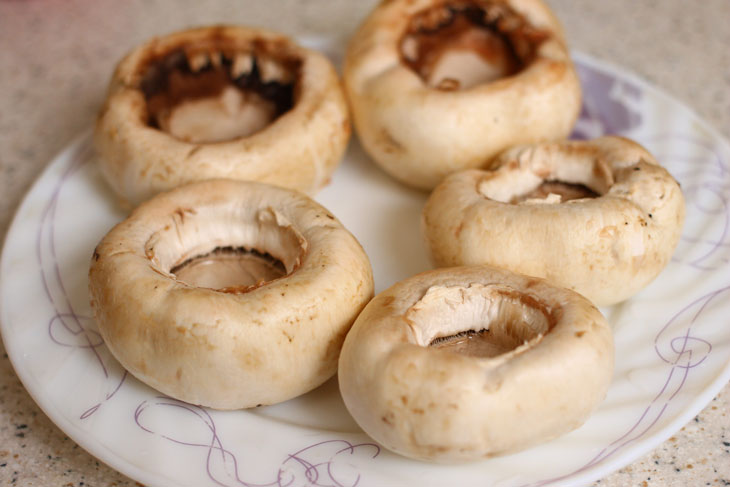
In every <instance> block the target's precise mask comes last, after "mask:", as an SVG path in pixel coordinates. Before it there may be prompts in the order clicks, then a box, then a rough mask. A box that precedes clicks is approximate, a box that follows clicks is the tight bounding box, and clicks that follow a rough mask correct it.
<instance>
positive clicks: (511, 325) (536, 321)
mask: <svg viewBox="0 0 730 487" xmlns="http://www.w3.org/2000/svg"><path fill="white" fill-rule="evenodd" d="M405 316H406V319H407V320H408V321H409V322H410V323H411V326H412V328H413V331H414V333H415V334H416V342H417V343H418V344H419V345H421V346H430V347H434V348H438V349H440V350H448V351H450V352H454V353H460V354H462V355H467V356H473V357H483V358H489V357H496V356H498V355H502V354H504V353H508V352H512V351H514V350H516V349H517V348H519V347H521V349H524V348H526V347H530V346H534V345H535V344H536V343H538V342H539V341H540V340H541V339H542V336H543V335H544V334H545V333H547V332H548V331H549V330H550V328H551V327H552V326H553V325H554V319H553V318H552V317H551V316H550V314H549V312H548V310H547V308H546V307H545V306H544V305H543V304H542V303H540V302H539V301H537V300H535V298H533V297H531V296H529V295H527V294H524V293H520V292H517V291H515V290H512V289H507V288H504V287H500V286H484V285H481V284H472V285H470V286H468V287H464V286H451V287H441V286H434V287H432V288H429V289H428V291H426V294H425V295H424V296H423V298H421V299H420V300H419V301H418V302H417V303H416V304H414V305H413V306H412V307H411V308H410V309H409V310H408V312H407V313H406V315H405Z"/></svg>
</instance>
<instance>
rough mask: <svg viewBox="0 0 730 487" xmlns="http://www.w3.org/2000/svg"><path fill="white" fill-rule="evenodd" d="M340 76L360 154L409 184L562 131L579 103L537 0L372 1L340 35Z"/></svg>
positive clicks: (557, 33)
mask: <svg viewBox="0 0 730 487" xmlns="http://www.w3.org/2000/svg"><path fill="white" fill-rule="evenodd" d="M344 82H345V91H346V93H347V96H348V99H349V101H350V106H351V108H352V115H353V120H354V122H355V128H356V129H357V133H358V137H359V139H360V141H361V142H362V144H363V146H364V148H365V149H366V151H367V152H368V153H369V154H370V156H371V157H372V158H373V159H374V160H375V161H376V162H377V163H378V164H379V165H380V166H382V168H383V169H384V170H385V171H386V172H388V173H389V174H390V175H391V176H393V177H395V178H396V179H398V180H399V181H401V182H403V183H405V184H408V185H410V186H414V187H416V188H421V189H432V188H433V187H434V186H436V185H437V184H438V183H439V182H440V181H441V180H442V179H443V178H444V177H445V176H446V175H448V174H450V173H452V172H454V171H457V170H460V169H464V168H471V167H478V166H481V165H482V164H483V163H484V162H485V161H486V160H488V159H490V158H491V157H493V156H494V155H496V154H497V153H498V152H499V151H502V150H504V149H506V148H507V147H509V146H512V145H515V144H519V143H527V142H536V141H542V140H552V139H560V138H563V137H565V136H567V135H568V134H569V133H570V131H571V128H572V127H573V125H574V123H575V121H576V118H577V117H578V114H579V111H580V103H581V91H580V83H579V80H578V77H577V74H576V72H575V68H574V66H573V63H572V61H571V59H570V55H569V53H568V49H567V47H566V42H565V38H564V35H563V32H562V28H561V26H560V24H559V22H558V20H557V19H556V18H555V16H554V15H553V14H552V12H551V11H550V10H549V9H548V7H547V6H546V5H545V4H544V3H543V2H542V1H541V0H520V1H517V0H390V1H383V2H382V3H381V4H380V5H379V6H378V7H377V8H376V9H375V10H374V11H373V12H372V14H371V15H370V16H369V17H368V18H367V19H366V20H365V22H364V23H363V25H362V26H361V27H360V29H359V30H358V31H357V33H356V34H355V35H354V37H353V38H352V40H351V41H350V44H349V47H348V49H347V54H346V57H345V67H344Z"/></svg>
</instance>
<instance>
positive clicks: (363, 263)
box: [89, 180, 373, 409]
mask: <svg viewBox="0 0 730 487" xmlns="http://www.w3.org/2000/svg"><path fill="white" fill-rule="evenodd" d="M229 247H230V248H245V249H253V250H256V251H258V252H259V253H261V254H264V253H266V254H269V255H271V256H272V257H273V258H274V259H276V260H278V261H280V262H281V264H282V266H283V268H284V269H285V270H284V271H283V272H282V273H283V274H285V275H283V276H282V277H279V278H278V279H275V280H270V281H269V282H255V283H253V284H252V285H247V286H241V287H238V288H236V287H226V288H225V289H211V288H206V287H200V286H196V285H193V284H190V283H188V282H185V281H183V280H182V279H180V278H179V277H178V276H176V275H175V274H174V273H173V272H172V271H171V270H172V269H176V268H177V267H179V266H180V265H181V264H184V263H185V262H188V261H189V260H190V259H191V258H194V257H196V256H199V255H206V254H209V253H210V252H212V251H214V250H215V249H218V248H229ZM176 272H177V271H176ZM89 281H90V282H89V290H90V294H91V306H92V309H93V311H94V314H95V316H96V320H97V323H98V325H99V329H100V331H101V334H102V336H103V338H104V340H105V342H106V344H107V346H108V347H109V349H110V350H111V352H112V354H113V355H114V356H115V357H116V358H117V359H118V360H119V362H121V364H122V365H123V366H124V367H125V368H126V369H127V370H129V371H130V372H131V373H132V374H133V375H134V376H136V377H137V378H138V379H140V380H142V381H143V382H145V383H147V384H148V385H150V386H152V387H154V388H155V389H158V390H159V391H161V392H163V393H165V394H168V395H170V396H172V397H175V398H177V399H181V400H183V401H187V402H190V403H194V404H202V405H205V406H210V407H214V408H219V409H235V408H245V407H252V406H257V405H261V404H272V403H276V402H279V401H284V400H286V399H289V398H292V397H295V396H298V395H300V394H302V393H304V392H307V391H309V390H311V389H313V388H315V387H317V386H318V385H320V384H321V383H323V382H324V381H325V380H327V379H328V378H330V377H331V376H332V375H334V373H335V371H336V368H337V359H338V356H339V351H340V347H341V345H342V342H343V340H344V338H345V335H346V333H347V331H348V330H349V328H350V326H351V324H352V322H353V321H354V320H355V317H356V316H357V314H358V313H359V312H360V310H361V309H362V308H363V307H364V306H365V304H366V303H367V301H368V300H369V299H370V297H371V296H372V293H373V280H372V271H371V268H370V263H369V261H368V258H367V256H366V255H365V252H364V251H363V249H362V247H361V246H360V245H359V243H358V242H357V240H355V238H354V237H353V236H352V235H351V234H350V233H349V232H348V231H347V230H346V229H345V228H343V226H342V225H341V224H340V222H339V221H338V220H337V219H336V218H335V217H334V216H332V215H331V214H330V213H329V212H328V211H327V210H326V209H325V208H323V207H322V206H320V205H319V204H317V203H315V202H314V201H312V200H310V199H309V198H307V197H306V196H304V195H302V194H300V193H297V192H295V191H291V190H286V189H282V188H277V187H273V186H269V185H265V184H261V183H251V182H248V183H247V182H241V181H227V180H214V181H205V182H199V183H194V184H191V185H188V186H183V187H181V188H179V189H176V190H173V191H171V192H169V193H163V194H160V195H158V196H157V197H155V198H153V199H151V200H149V201H148V202H146V203H144V204H143V205H140V206H139V207H138V208H137V209H136V210H135V211H134V212H133V213H132V214H131V215H130V217H129V218H127V219H126V220H125V221H123V222H122V223H120V224H118V225H117V226H116V227H114V228H113V229H112V230H111V231H110V232H109V233H108V234H107V235H106V236H105V237H104V239H103V240H102V241H101V243H100V244H99V245H98V246H97V248H96V250H95V252H94V256H93V258H92V261H91V270H90V272H89Z"/></svg>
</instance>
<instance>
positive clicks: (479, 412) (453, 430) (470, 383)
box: [339, 266, 614, 463]
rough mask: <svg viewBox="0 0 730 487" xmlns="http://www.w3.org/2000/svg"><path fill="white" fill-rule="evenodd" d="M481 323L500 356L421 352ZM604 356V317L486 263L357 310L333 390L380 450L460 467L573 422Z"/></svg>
mask: <svg viewBox="0 0 730 487" xmlns="http://www.w3.org/2000/svg"><path fill="white" fill-rule="evenodd" d="M484 328H486V329H488V330H489V332H487V333H489V334H490V335H491V336H492V337H493V338H494V339H495V340H497V341H500V340H501V341H502V343H501V344H500V343H497V345H496V347H497V348H500V350H499V351H500V352H502V353H499V354H496V355H495V354H489V355H491V356H486V357H475V356H467V355H463V354H459V353H454V352H453V351H448V350H444V349H439V348H436V347H434V346H433V345H431V344H432V342H433V340H434V339H437V338H438V337H444V336H449V335H454V334H457V333H459V332H465V331H468V330H472V331H478V330H481V329H484ZM490 339H491V338H490ZM505 343H507V346H504V344H505ZM429 345H431V346H429ZM613 352H614V349H613V337H612V334H611V330H610V328H609V326H608V324H607V322H606V320H605V319H604V317H603V316H602V315H601V313H600V312H599V311H598V310H597V309H596V308H595V306H593V305H592V304H591V303H590V302H589V301H588V300H586V299H585V298H583V297H582V296H580V295H578V294H576V293H574V292H572V291H569V290H566V289H562V288H558V287H556V286H554V285H551V284H549V283H547V282H546V281H543V280H542V279H536V278H529V277H526V276H521V275H518V274H514V273H512V272H509V271H506V270H502V269H497V268H492V267H488V266H476V267H462V268H449V269H439V270H435V271H430V272H426V273H423V274H419V275H417V276H414V277H411V278H409V279H406V280H404V281H401V282H399V283H397V284H395V285H394V286H392V287H391V288H390V289H387V290H386V291H384V292H382V293H381V294H379V295H378V296H376V297H375V298H374V299H373V300H372V301H371V302H370V303H369V304H368V305H367V306H366V307H365V309H364V310H363V312H362V313H361V314H360V316H359V317H358V318H357V320H356V321H355V324H354V325H353V327H352V329H351V331H350V333H349V334H348V335H347V339H346V340H345V344H344V346H343V349H342V354H341V355H340V364H339V382H340V391H341V393H342V397H343V399H344V401H345V404H346V406H347V409H348V410H349V411H350V413H351V414H352V416H353V418H355V420H356V421H357V422H358V424H359V425H360V426H361V427H362V428H363V430H365V432H366V433H368V434H369V435H370V436H372V437H373V438H374V439H375V440H376V441H378V442H379V443H381V444H382V445H384V446H385V447H387V448H389V449H391V450H393V451H395V452H397V453H400V454H402V455H406V456H408V457H412V458H417V459H422V460H431V461H437V462H444V463H448V462H462V461H470V460H476V459H480V458H486V457H490V456H494V455H499V454H504V453H508V452H513V451H516V450H520V449H523V448H526V447H528V446H530V445H533V444H536V443H539V442H543V441H547V440H549V439H552V438H555V437H557V436H559V435H561V434H564V433H566V432H568V431H570V430H572V429H575V428H577V427H578V426H580V425H581V424H582V423H583V422H584V421H585V420H586V418H587V417H588V415H589V414H590V413H591V412H592V411H593V410H594V409H595V408H596V407H597V406H598V404H599V403H600V401H602V400H603V398H604V396H605V393H606V390H607V389H608V385H609V383H610V380H611V375H612V370H613Z"/></svg>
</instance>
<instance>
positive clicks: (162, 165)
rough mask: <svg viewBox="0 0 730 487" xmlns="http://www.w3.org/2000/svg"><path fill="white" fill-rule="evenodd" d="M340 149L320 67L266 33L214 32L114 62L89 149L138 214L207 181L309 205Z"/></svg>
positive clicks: (336, 115)
mask: <svg viewBox="0 0 730 487" xmlns="http://www.w3.org/2000/svg"><path fill="white" fill-rule="evenodd" d="M349 137H350V122H349V114H348V111H347V105H346V102H345V98H344V94H343V92H342V89H341V88H340V81H339V78H338V76H337V73H336V72H335V70H334V67H333V66H332V64H331V63H330V62H329V60H328V59H327V58H325V57H324V56H323V55H321V54H319V53H317V52H315V51H312V50H309V49H305V48H303V47H301V46H299V45H297V44H295V43H294V42H293V41H292V40H291V39H289V38H287V37H285V36H283V35H281V34H278V33H275V32H270V31H265V30H260V29H252V28H245V27H233V26H216V27H205V28H198V29H192V30H186V31H182V32H178V33H175V34H171V35H168V36H164V37H160V38H155V39H152V40H150V41H148V42H147V43H145V44H143V45H141V46H139V47H137V48H136V49H134V50H132V51H131V52H130V53H129V54H128V55H127V56H126V57H125V58H124V59H122V60H121V61H120V63H119V64H118V66H117V68H116V71H115V72H114V75H113V76H112V79H111V83H110V85H109V91H108V94H107V99H106V102H105V104H104V106H103V108H102V110H101V113H100V115H99V119H98V121H97V124H96V130H95V133H94V144H95V147H96V149H97V152H98V153H99V159H100V164H101V168H102V172H103V173H104V175H105V177H106V179H107V181H108V182H109V184H110V185H111V187H112V188H113V189H114V190H115V191H116V192H117V193H118V194H119V195H120V196H121V197H122V198H123V199H124V200H126V201H128V202H129V203H132V204H137V203H139V202H141V201H143V200H145V199H147V198H149V197H150V196H152V195H154V194H155V193H157V192H159V191H163V190H167V189H171V188H173V187H175V186H178V185H180V184H184V183H186V182H191V181H196V180H201V179H210V178H231V179H242V180H255V181H262V182H267V183H270V184H276V185H279V186H284V187H289V188H293V189H297V190H300V191H304V192H308V193H313V192H314V191H316V190H318V189H319V188H320V187H321V186H323V185H324V184H325V183H326V182H327V181H328V180H329V177H330V175H331V174H332V172H333V171H334V170H335V168H336V167H337V165H338V163H339V161H340V159H341V157H342V154H343V153H344V151H345V148H346V145H347V142H348V140H349Z"/></svg>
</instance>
